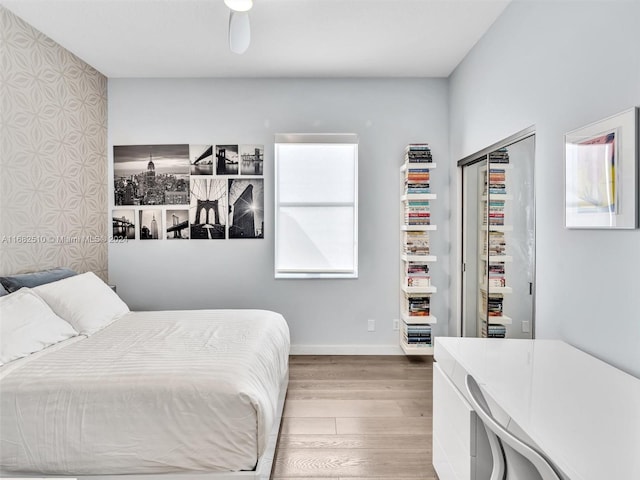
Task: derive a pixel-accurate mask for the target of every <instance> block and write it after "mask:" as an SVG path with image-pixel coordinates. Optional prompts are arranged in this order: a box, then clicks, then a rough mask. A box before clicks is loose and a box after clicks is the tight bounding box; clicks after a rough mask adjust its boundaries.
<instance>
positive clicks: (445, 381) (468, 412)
mask: <svg viewBox="0 0 640 480" xmlns="http://www.w3.org/2000/svg"><path fill="white" fill-rule="evenodd" d="M476 425H477V420H476V414H475V412H474V411H473V409H472V408H471V405H469V403H468V402H467V400H466V399H465V398H464V397H463V396H462V394H461V393H460V391H459V390H458V389H457V388H456V387H455V385H454V384H453V383H452V382H451V380H450V379H449V378H448V377H447V376H446V375H445V374H444V373H443V371H442V369H441V368H440V366H439V365H438V364H437V363H435V364H434V365H433V444H434V448H433V467H434V468H435V470H436V472H437V473H438V476H439V478H440V480H475V478H476V475H475V470H476V469H475V456H476Z"/></svg>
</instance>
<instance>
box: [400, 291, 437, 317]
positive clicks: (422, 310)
mask: <svg viewBox="0 0 640 480" xmlns="http://www.w3.org/2000/svg"><path fill="white" fill-rule="evenodd" d="M405 297H406V298H405V301H406V305H407V309H408V311H407V314H408V315H409V316H410V317H428V316H429V315H430V314H431V313H430V311H431V309H430V305H431V297H430V296H428V295H424V296H420V295H405Z"/></svg>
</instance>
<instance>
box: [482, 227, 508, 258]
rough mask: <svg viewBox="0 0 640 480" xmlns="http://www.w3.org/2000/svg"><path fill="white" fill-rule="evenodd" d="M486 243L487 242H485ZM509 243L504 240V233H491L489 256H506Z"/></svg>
mask: <svg viewBox="0 0 640 480" xmlns="http://www.w3.org/2000/svg"><path fill="white" fill-rule="evenodd" d="M485 241H486V240H485ZM506 250H507V242H506V241H505V239H504V232H494V231H490V232H489V251H488V253H489V255H491V256H494V255H495V256H500V255H506ZM484 253H485V255H486V254H487V248H486V245H485V248H484Z"/></svg>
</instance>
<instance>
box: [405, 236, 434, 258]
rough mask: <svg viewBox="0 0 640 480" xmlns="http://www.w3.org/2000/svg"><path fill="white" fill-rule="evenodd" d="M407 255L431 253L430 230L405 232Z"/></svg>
mask: <svg viewBox="0 0 640 480" xmlns="http://www.w3.org/2000/svg"><path fill="white" fill-rule="evenodd" d="M404 254H405V255H429V232H404Z"/></svg>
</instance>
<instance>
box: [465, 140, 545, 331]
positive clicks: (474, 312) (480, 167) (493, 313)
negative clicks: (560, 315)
mask: <svg viewBox="0 0 640 480" xmlns="http://www.w3.org/2000/svg"><path fill="white" fill-rule="evenodd" d="M534 153H535V136H533V135H531V134H529V135H524V136H521V137H520V138H518V139H517V140H513V141H512V142H509V141H508V140H507V141H505V143H504V144H503V145H496V146H494V147H492V148H489V149H486V150H483V151H482V152H479V153H478V154H476V155H475V156H471V157H467V158H466V159H464V160H461V161H460V162H459V166H461V167H462V181H463V202H462V209H463V210H462V218H463V228H462V240H463V242H462V243H463V245H462V274H461V275H462V299H461V304H462V309H461V311H462V319H461V323H462V325H461V332H462V336H465V337H492V338H533V328H534V326H533V319H534V315H533V314H534V312H533V309H534V302H533V293H534V283H535V279H534V275H535V224H534V220H535V217H534V205H535V198H534V185H533V180H534Z"/></svg>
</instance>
